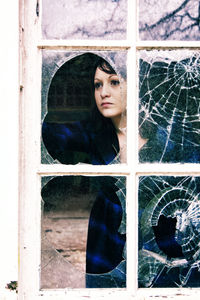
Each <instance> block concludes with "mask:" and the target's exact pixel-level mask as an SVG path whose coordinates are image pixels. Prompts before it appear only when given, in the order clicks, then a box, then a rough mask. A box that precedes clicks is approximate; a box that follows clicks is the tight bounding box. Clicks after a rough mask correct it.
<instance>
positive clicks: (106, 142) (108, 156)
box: [43, 122, 126, 287]
mask: <svg viewBox="0 0 200 300" xmlns="http://www.w3.org/2000/svg"><path fill="white" fill-rule="evenodd" d="M43 141H44V144H45V146H46V148H47V150H48V152H49V153H50V155H51V156H52V157H53V158H54V159H57V160H59V161H60V162H62V159H63V157H65V156H66V155H68V151H80V152H86V153H88V154H89V155H90V157H91V163H92V164H96V165H101V164H110V163H111V162H112V161H113V160H114V158H115V157H116V155H117V153H118V152H119V143H118V139H117V135H116V133H115V131H114V130H113V131H112V132H110V131H104V132H102V133H99V134H94V133H93V131H92V130H90V128H89V127H88V124H86V123H84V122H75V123H72V124H67V125H65V124H53V123H46V122H44V123H43ZM100 178H101V179H100V190H99V193H98V195H97V198H96V201H95V203H94V205H93V208H92V211H91V215H90V220H89V227H88V240H87V252H86V273H87V274H86V286H87V287H125V286H126V263H125V258H124V255H123V251H124V247H125V240H126V236H125V233H120V232H119V227H120V225H121V221H122V216H123V208H122V205H121V202H120V200H119V197H118V195H117V192H118V191H119V188H118V187H117V185H116V184H115V183H116V182H117V179H116V178H114V177H110V176H102V177H100ZM124 201H125V199H124ZM102 274H103V275H102Z"/></svg>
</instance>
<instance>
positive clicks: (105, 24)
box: [42, 0, 127, 40]
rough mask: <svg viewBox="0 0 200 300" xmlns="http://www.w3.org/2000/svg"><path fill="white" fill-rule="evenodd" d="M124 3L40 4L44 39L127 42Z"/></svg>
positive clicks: (77, 0)
mask: <svg viewBox="0 0 200 300" xmlns="http://www.w3.org/2000/svg"><path fill="white" fill-rule="evenodd" d="M126 24H127V0H73V1H71V0H43V1H42V35H43V38H45V39H103V40H108V39H110V40H113V39H117V40H121V39H125V38H126Z"/></svg>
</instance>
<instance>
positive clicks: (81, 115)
mask: <svg viewBox="0 0 200 300" xmlns="http://www.w3.org/2000/svg"><path fill="white" fill-rule="evenodd" d="M102 62H103V66H104V64H106V69H104V70H101V69H99V64H102ZM97 70H100V72H101V76H102V74H103V75H104V76H103V78H105V77H106V78H107V79H108V81H109V82H108V83H109V84H108V86H109V87H111V89H109V94H106V95H103V98H102V97H101V98H100V97H98V96H99V95H100V94H99V93H101V92H102V91H104V90H102V89H101V84H100V85H99V78H98V77H99V76H98V77H97V76H96V75H95V74H97ZM111 75H112V76H111ZM95 76H96V77H97V79H95V80H96V81H95V82H94V77H95ZM96 77H95V78H96ZM97 81H98V82H97ZM105 91H106V93H107V90H105ZM114 91H115V95H114V94H113V93H114ZM116 92H117V93H116ZM96 95H97V96H96ZM98 99H100V100H101V101H104V102H105V103H104V105H103V104H102V102H101V103H100V102H99V103H100V104H101V105H100V104H99V105H98V102H97V100H98ZM102 99H104V100H102ZM95 100H96V101H95ZM106 102H107V103H106ZM111 102H113V103H115V106H114V105H113V107H114V109H113V107H111V105H112V104H113V103H111ZM96 103H97V104H96ZM97 107H98V108H97ZM115 107H118V109H119V110H120V113H121V114H120V118H118V117H119V116H118V117H117V118H115V114H116V113H117V114H119V111H118V110H117V111H116V110H115ZM110 108H111V109H110ZM107 112H108V114H107ZM44 121H45V122H44ZM116 122H118V124H116ZM42 125H43V136H42V138H43V139H42V163H46V164H49V163H59V162H60V163H63V164H77V163H80V162H81V163H92V164H110V163H113V161H114V159H116V158H117V157H118V162H119V163H121V162H126V130H125V129H126V51H118V52H113V51H101V52H99V51H96V52H93V53H85V52H82V51H75V52H66V51H48V50H47V51H43V69H42ZM117 128H118V129H119V130H118V129H117ZM119 135H120V136H119ZM105 145H106V147H105ZM115 161H116V160H115Z"/></svg>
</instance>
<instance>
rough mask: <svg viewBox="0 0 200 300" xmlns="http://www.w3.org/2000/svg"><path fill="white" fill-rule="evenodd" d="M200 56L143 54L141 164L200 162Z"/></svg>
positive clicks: (168, 53) (140, 115)
mask: <svg viewBox="0 0 200 300" xmlns="http://www.w3.org/2000/svg"><path fill="white" fill-rule="evenodd" d="M199 62H200V58H199V53H198V52H195V51H189V50H175V51H156V50H154V51H141V52H140V67H139V81H140V88H139V89H140V91H139V97H140V114H139V135H140V144H141V148H140V152H139V160H140V162H171V163H174V162H182V163H184V162H187V163H199V162H200V135H199V129H200V122H199V109H200V80H199V78H200V76H199V75H200V68H199Z"/></svg>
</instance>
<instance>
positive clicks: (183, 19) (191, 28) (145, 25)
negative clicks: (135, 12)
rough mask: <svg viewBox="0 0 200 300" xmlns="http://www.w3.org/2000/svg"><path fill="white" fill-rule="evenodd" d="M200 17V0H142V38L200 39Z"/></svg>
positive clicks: (140, 13) (140, 27) (140, 26)
mask: <svg viewBox="0 0 200 300" xmlns="http://www.w3.org/2000/svg"><path fill="white" fill-rule="evenodd" d="M199 18H200V3H199V0H176V1H174V0H162V1H159V0H140V1H139V33H140V39H141V40H180V41H198V40H199V39H200V27H199Z"/></svg>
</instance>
